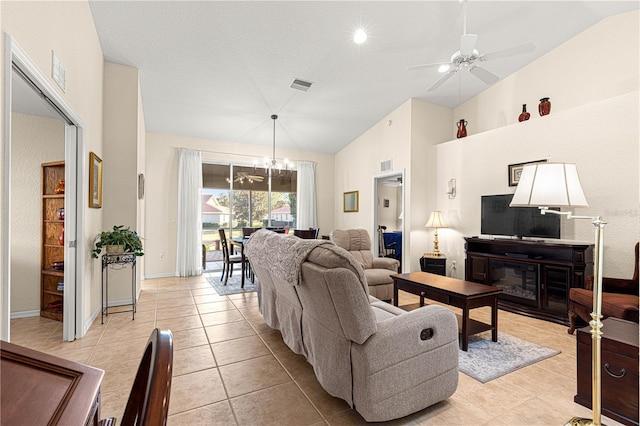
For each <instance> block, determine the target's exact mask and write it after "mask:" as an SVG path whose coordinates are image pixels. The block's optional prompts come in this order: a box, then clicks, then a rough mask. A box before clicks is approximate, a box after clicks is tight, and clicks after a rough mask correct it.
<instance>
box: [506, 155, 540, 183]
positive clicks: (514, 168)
mask: <svg viewBox="0 0 640 426" xmlns="http://www.w3.org/2000/svg"><path fill="white" fill-rule="evenodd" d="M546 162H547V160H546V159H544V160H538V161H528V162H526V163H517V164H509V186H518V182H520V174H522V169H524V166H526V165H527V164H535V163H546Z"/></svg>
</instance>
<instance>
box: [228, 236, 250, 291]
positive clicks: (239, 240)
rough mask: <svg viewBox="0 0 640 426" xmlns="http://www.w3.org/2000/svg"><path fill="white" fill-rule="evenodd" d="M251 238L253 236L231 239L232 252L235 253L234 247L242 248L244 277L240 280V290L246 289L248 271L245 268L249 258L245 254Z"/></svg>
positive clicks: (241, 256)
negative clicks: (245, 280)
mask: <svg viewBox="0 0 640 426" xmlns="http://www.w3.org/2000/svg"><path fill="white" fill-rule="evenodd" d="M249 238H251V236H250V235H249V236H248V237H234V238H231V246H232V249H231V252H234V250H233V246H234V245H235V246H238V247H240V258H241V259H242V262H241V265H242V277H241V278H240V288H244V278H245V275H246V272H247V269H246V267H245V265H246V261H247V258H246V256H245V254H244V244H245V243H246V242H247V241H249Z"/></svg>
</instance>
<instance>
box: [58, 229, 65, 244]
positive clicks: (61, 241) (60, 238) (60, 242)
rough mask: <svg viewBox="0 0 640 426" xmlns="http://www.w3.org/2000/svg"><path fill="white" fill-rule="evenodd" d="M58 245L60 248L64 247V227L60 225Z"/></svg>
mask: <svg viewBox="0 0 640 426" xmlns="http://www.w3.org/2000/svg"><path fill="white" fill-rule="evenodd" d="M58 244H60V245H61V246H63V245H64V225H62V232H60V236H59V237H58Z"/></svg>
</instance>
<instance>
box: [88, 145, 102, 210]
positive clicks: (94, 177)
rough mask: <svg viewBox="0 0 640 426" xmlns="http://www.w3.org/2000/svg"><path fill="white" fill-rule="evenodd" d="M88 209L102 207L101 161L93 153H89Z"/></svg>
mask: <svg viewBox="0 0 640 426" xmlns="http://www.w3.org/2000/svg"><path fill="white" fill-rule="evenodd" d="M89 207H91V208H93V209H99V208H101V207H102V160H101V159H100V157H98V156H97V155H96V154H95V153H93V152H90V153H89Z"/></svg>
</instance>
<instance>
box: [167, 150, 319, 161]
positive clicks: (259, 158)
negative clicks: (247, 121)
mask: <svg viewBox="0 0 640 426" xmlns="http://www.w3.org/2000/svg"><path fill="white" fill-rule="evenodd" d="M172 148H175V149H185V148H184V147H181V146H174V147H172ZM186 149H191V148H186ZM194 151H200V152H206V153H208V154H222V155H231V156H237V157H245V158H251V159H258V160H264V159H265V158H266V157H265V156H260V155H250V154H238V153H233V152H223V151H209V150H207V149H194ZM276 160H284V158H276ZM288 160H289V162H291V163H293V162H298V161H307V162H309V163H313V164H315V165H317V164H318V163H316V162H315V161H311V160H298V159H295V158H294V159H290V158H288Z"/></svg>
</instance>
